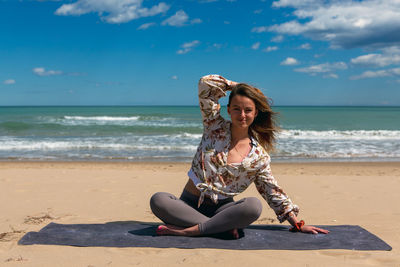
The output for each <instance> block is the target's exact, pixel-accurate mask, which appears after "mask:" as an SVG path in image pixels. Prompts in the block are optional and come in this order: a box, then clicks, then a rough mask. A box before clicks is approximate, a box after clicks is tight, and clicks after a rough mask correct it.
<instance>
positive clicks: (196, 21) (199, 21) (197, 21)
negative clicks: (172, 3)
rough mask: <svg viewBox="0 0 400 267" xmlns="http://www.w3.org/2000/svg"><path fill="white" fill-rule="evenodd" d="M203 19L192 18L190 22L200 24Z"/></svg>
mask: <svg viewBox="0 0 400 267" xmlns="http://www.w3.org/2000/svg"><path fill="white" fill-rule="evenodd" d="M202 22H203V21H202V20H201V19H192V20H191V21H190V24H199V23H202Z"/></svg>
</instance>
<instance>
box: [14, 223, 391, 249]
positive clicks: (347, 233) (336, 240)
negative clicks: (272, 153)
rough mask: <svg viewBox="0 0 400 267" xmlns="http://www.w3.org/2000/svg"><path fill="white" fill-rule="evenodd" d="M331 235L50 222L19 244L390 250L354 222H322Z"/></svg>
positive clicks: (277, 228)
mask: <svg viewBox="0 0 400 267" xmlns="http://www.w3.org/2000/svg"><path fill="white" fill-rule="evenodd" d="M318 227H321V228H324V229H327V230H329V231H330V233H329V234H327V235H324V234H318V235H313V234H304V233H298V232H297V233H292V232H290V231H289V226H286V225H250V226H249V227H247V228H245V229H243V232H244V237H242V238H240V239H236V240H229V239H228V238H227V237H226V236H224V235H219V236H218V235H216V236H208V237H182V236H157V235H156V234H155V230H156V228H157V225H156V224H154V223H143V222H109V223H105V224H57V223H50V224H48V225H47V226H45V227H44V228H43V229H41V230H40V231H39V232H29V233H27V234H25V235H24V236H23V237H22V239H21V240H19V242H18V244H20V245H33V244H42V245H68V246H78V247H154V248H219V249H240V250H250V249H252V250H256V249H257V250H259V249H274V250H310V249H351V250H391V249H392V248H391V247H390V246H389V245H388V244H386V243H385V242H384V241H382V240H381V239H379V238H378V237H376V236H375V235H373V234H371V233H370V232H368V231H367V230H365V229H363V228H361V227H360V226H355V225H333V226H332V225H321V226H318Z"/></svg>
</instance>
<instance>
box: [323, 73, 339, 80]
mask: <svg viewBox="0 0 400 267" xmlns="http://www.w3.org/2000/svg"><path fill="white" fill-rule="evenodd" d="M322 77H324V78H333V79H338V78H339V76H338V75H337V74H335V73H329V74H325V75H324V76H322Z"/></svg>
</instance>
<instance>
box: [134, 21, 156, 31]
mask: <svg viewBox="0 0 400 267" xmlns="http://www.w3.org/2000/svg"><path fill="white" fill-rule="evenodd" d="M154 25H156V24H155V23H154V22H149V23H144V24H142V25H140V26H139V27H138V28H137V29H138V30H146V29H148V28H150V27H151V26H154Z"/></svg>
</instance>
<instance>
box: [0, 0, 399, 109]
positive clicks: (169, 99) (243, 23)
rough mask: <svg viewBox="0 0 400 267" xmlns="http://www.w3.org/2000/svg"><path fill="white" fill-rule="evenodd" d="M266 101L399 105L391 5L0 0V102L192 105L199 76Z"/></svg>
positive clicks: (376, 0) (312, 0) (394, 7)
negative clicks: (218, 78) (216, 77)
mask: <svg viewBox="0 0 400 267" xmlns="http://www.w3.org/2000/svg"><path fill="white" fill-rule="evenodd" d="M209 73H216V74H221V75H223V76H224V77H226V78H228V79H231V80H235V81H240V82H248V83H250V84H252V85H254V86H257V87H259V88H260V89H261V90H262V91H263V92H264V93H265V94H266V95H268V96H269V97H271V98H272V99H273V100H274V104H275V105H384V106H385V105H392V106H393V105H394V106H398V105H400V2H399V1H393V0H369V1H360V0H358V1H344V0H342V1H338V0H334V1H329V0H278V1H262V0H247V1H245V0H235V1H234V0H230V1H227V0H219V1H218V0H215V1H212V0H209V1H207V0H180V1H170V0H165V1H151V0H142V1H141V0H71V1H57V0H52V1H46V0H41V1H35V0H21V1H18V0H0V105H149V104H156V105H196V104H197V92H196V89H197V81H198V79H199V78H200V77H201V76H203V75H206V74H209Z"/></svg>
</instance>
